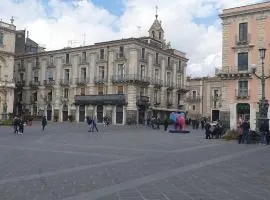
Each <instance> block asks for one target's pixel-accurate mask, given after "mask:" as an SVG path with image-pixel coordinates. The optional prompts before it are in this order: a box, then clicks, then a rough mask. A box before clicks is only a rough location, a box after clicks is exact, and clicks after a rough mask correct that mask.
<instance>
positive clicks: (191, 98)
mask: <svg viewBox="0 0 270 200" xmlns="http://www.w3.org/2000/svg"><path fill="white" fill-rule="evenodd" d="M201 100H202V98H201V97H200V96H189V97H187V102H190V103H199V102H201Z"/></svg>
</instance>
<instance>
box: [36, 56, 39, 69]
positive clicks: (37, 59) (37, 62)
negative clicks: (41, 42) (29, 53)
mask: <svg viewBox="0 0 270 200" xmlns="http://www.w3.org/2000/svg"><path fill="white" fill-rule="evenodd" d="M36 67H39V58H38V57H36Z"/></svg>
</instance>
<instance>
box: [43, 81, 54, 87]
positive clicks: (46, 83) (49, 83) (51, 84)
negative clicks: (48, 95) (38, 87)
mask: <svg viewBox="0 0 270 200" xmlns="http://www.w3.org/2000/svg"><path fill="white" fill-rule="evenodd" d="M43 84H44V86H45V87H52V86H53V85H55V80H44V81H43Z"/></svg>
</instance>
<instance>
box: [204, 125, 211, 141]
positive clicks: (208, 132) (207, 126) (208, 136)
mask: <svg viewBox="0 0 270 200" xmlns="http://www.w3.org/2000/svg"><path fill="white" fill-rule="evenodd" d="M210 128H211V125H210V123H209V122H207V123H206V124H205V139H210V134H211V131H210Z"/></svg>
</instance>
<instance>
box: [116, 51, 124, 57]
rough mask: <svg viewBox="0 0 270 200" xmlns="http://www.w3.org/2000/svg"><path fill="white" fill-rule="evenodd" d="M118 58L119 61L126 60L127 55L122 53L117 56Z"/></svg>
mask: <svg viewBox="0 0 270 200" xmlns="http://www.w3.org/2000/svg"><path fill="white" fill-rule="evenodd" d="M116 58H117V59H125V54H124V52H122V53H117V54H116Z"/></svg>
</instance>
